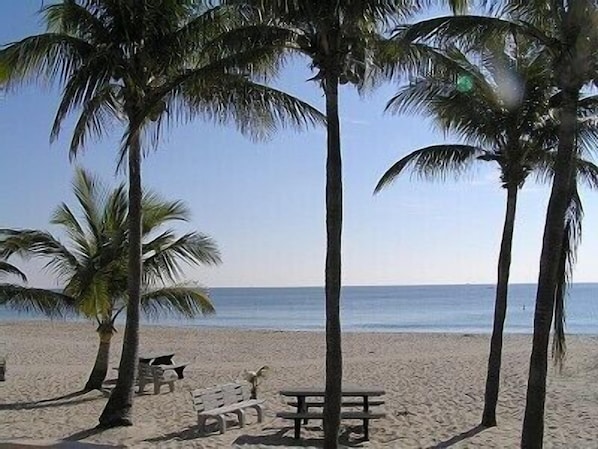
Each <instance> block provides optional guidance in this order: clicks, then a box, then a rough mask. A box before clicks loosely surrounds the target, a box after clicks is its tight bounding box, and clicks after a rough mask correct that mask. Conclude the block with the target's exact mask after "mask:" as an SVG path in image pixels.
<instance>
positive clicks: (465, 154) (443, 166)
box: [374, 145, 484, 193]
mask: <svg viewBox="0 0 598 449" xmlns="http://www.w3.org/2000/svg"><path fill="white" fill-rule="evenodd" d="M483 154H484V151H483V150H482V149H481V148H478V147H474V146H470V145H432V146H429V147H425V148H421V149H419V150H416V151H414V152H412V153H410V154H408V155H407V156H405V157H403V158H402V159H400V160H399V161H398V162H396V163H395V164H394V165H393V166H392V167H390V168H389V169H388V170H387V171H386V173H384V175H382V178H380V180H379V181H378V184H377V185H376V188H375V189H374V193H378V192H379V191H380V190H382V189H383V188H385V187H387V186H388V185H390V184H391V183H392V182H393V181H395V180H396V178H397V177H398V176H399V175H400V174H401V173H402V172H403V171H404V170H405V169H411V170H412V173H413V174H415V175H418V176H421V177H423V178H429V179H441V180H443V179H445V178H446V177H447V176H449V175H452V176H459V175H460V174H462V173H463V172H465V171H466V170H467V169H468V168H469V167H470V166H471V164H472V163H473V162H474V161H475V160H476V159H477V158H478V157H480V156H481V155H483Z"/></svg>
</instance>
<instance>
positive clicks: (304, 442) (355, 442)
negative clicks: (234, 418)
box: [145, 423, 364, 448]
mask: <svg viewBox="0 0 598 449" xmlns="http://www.w3.org/2000/svg"><path fill="white" fill-rule="evenodd" d="M303 428H304V429H306V430H308V431H316V432H320V433H321V432H322V427H321V426H304V427H303ZM235 429H238V427H235V426H234V425H232V426H231V427H230V428H229V431H232V430H235ZM248 430H249V429H248ZM217 432H218V428H217V424H215V423H214V424H213V425H209V426H208V428H207V431H206V432H205V434H203V435H200V434H199V432H198V430H197V427H189V428H187V429H185V430H183V431H180V432H172V433H169V434H166V435H162V436H160V437H156V438H149V439H147V440H145V441H147V442H150V443H164V442H167V441H172V440H177V441H191V440H199V439H202V438H209V437H213V436H214V435H217ZM256 432H258V430H257V429H256ZM261 432H262V433H260V434H257V435H255V434H254V435H248V434H246V435H241V436H240V437H238V438H237V439H236V440H235V441H234V442H233V446H234V447H237V446H239V447H242V446H243V445H256V444H259V445H261V446H271V447H273V448H275V447H314V446H316V447H318V446H321V445H322V441H323V439H322V438H301V439H300V440H295V439H294V438H293V437H292V434H293V427H282V428H280V427H266V428H263V429H262V430H261ZM355 433H357V434H359V436H360V438H359V439H357V438H355V437H354V434H355ZM363 441H364V440H363V438H362V437H361V426H354V427H351V426H347V427H345V428H344V429H343V432H342V433H341V435H340V437H339V443H340V444H341V445H342V446H345V447H359V446H360V445H361V444H362V443H363Z"/></svg>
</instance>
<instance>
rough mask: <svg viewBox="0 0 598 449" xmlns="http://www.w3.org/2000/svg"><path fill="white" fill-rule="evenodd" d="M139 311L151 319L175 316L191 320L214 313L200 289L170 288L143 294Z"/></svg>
mask: <svg viewBox="0 0 598 449" xmlns="http://www.w3.org/2000/svg"><path fill="white" fill-rule="evenodd" d="M141 310H143V312H144V313H145V314H146V315H148V316H151V317H155V316H158V315H175V316H180V317H183V318H193V317H195V316H197V315H209V314H212V313H214V305H213V304H212V302H211V300H210V298H209V296H208V294H207V292H206V291H204V290H202V289H200V288H194V287H184V286H172V287H164V288H160V289H157V290H152V291H149V292H145V293H143V294H142V296H141Z"/></svg>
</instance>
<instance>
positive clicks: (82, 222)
mask: <svg viewBox="0 0 598 449" xmlns="http://www.w3.org/2000/svg"><path fill="white" fill-rule="evenodd" d="M73 190H74V192H75V196H76V198H77V203H78V209H79V210H78V213H77V211H73V209H71V208H70V207H69V206H68V205H66V204H64V203H63V204H61V205H60V206H59V207H58V208H57V209H56V211H55V212H54V215H53V217H52V221H51V223H52V224H54V225H58V226H60V228H62V229H63V230H64V232H65V234H66V235H67V236H68V243H67V244H63V243H61V242H60V240H59V239H57V238H56V237H54V236H52V235H51V234H49V233H47V232H44V231H38V230H30V229H25V230H12V229H3V230H0V236H1V238H0V254H1V255H2V256H3V257H6V258H8V257H11V256H15V255H16V256H20V257H23V258H39V259H42V260H46V261H47V264H46V269H47V270H49V271H50V272H51V273H52V274H55V275H56V276H57V277H58V279H59V280H60V281H61V282H62V283H64V288H63V290H62V291H61V292H55V291H52V290H44V289H34V288H28V287H20V286H15V285H5V284H0V304H7V305H9V306H12V307H16V308H28V307H29V308H31V307H35V308H37V309H38V310H41V311H42V312H46V311H49V312H50V313H51V312H53V311H54V310H53V309H52V308H50V306H52V305H53V304H54V305H55V308H56V309H57V310H64V308H70V309H71V311H73V312H76V313H80V314H82V315H83V316H85V317H86V318H89V319H93V320H95V321H96V323H97V332H98V335H99V346H98V352H97V356H96V360H95V363H94V367H93V369H92V371H91V374H90V376H89V379H88V381H87V383H86V384H85V387H84V391H89V390H94V389H101V388H102V384H103V382H104V379H105V378H106V373H107V370H108V362H109V356H110V342H111V339H112V336H113V335H114V333H115V332H116V329H115V321H116V319H117V317H118V316H119V315H120V314H121V313H122V311H123V310H125V309H126V307H127V296H126V293H127V271H126V270H127V264H126V261H127V252H128V241H127V240H128V232H127V227H126V222H127V214H128V205H127V192H126V188H125V186H124V185H120V186H118V187H117V188H115V189H114V190H112V191H110V192H108V191H106V189H105V188H104V187H103V186H102V185H101V184H100V183H99V182H98V181H97V180H96V179H94V178H93V177H91V176H90V175H89V174H88V173H86V172H85V171H83V170H81V169H78V170H77V172H76V175H75V180H74V182H73ZM141 204H142V206H141V208H142V211H143V220H142V234H143V240H142V254H143V282H142V289H141V290H142V294H141V308H142V309H143V311H144V312H146V314H149V315H156V314H159V313H169V314H176V315H178V316H181V317H184V318H191V317H194V316H196V315H198V314H201V313H204V314H205V313H212V312H213V311H214V308H213V306H212V303H211V302H210V299H209V298H208V296H207V294H206V293H205V292H204V291H202V290H201V289H199V288H194V287H191V286H182V285H177V284H176V283H175V284H173V285H171V284H172V283H174V282H176V281H177V280H179V279H180V277H181V274H182V272H181V269H182V264H187V265H191V266H196V265H200V264H216V263H219V262H220V255H219V253H218V249H217V247H216V244H215V243H214V242H213V241H212V240H211V239H210V238H209V237H207V236H205V235H202V234H199V233H197V232H190V233H187V234H184V235H182V236H177V235H176V234H175V232H174V231H173V230H172V229H164V228H165V226H166V225H168V224H169V223H171V222H176V221H183V222H186V221H188V220H189V211H188V209H187V208H186V207H185V206H184V205H183V204H182V203H180V202H178V201H173V202H170V201H164V200H162V199H161V198H160V197H158V196H157V195H155V194H152V193H151V192H145V193H144V195H143V197H142V202H141ZM61 307H62V309H61ZM46 313H47V312H46Z"/></svg>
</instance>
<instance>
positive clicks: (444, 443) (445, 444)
mask: <svg viewBox="0 0 598 449" xmlns="http://www.w3.org/2000/svg"><path fill="white" fill-rule="evenodd" d="M484 430H486V427H484V426H480V425H477V426H475V427H473V428H472V429H469V430H467V431H465V432H461V433H460V434H459V435H455V436H454V437H452V438H450V439H448V440H445V441H441V442H440V443H438V444H436V445H434V446H430V447H429V448H428V449H445V448H447V447H451V446H454V445H455V444H457V443H459V442H461V441H463V440H466V439H468V438H471V437H473V436H475V435H477V434H478V433H480V432H482V431H484Z"/></svg>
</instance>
